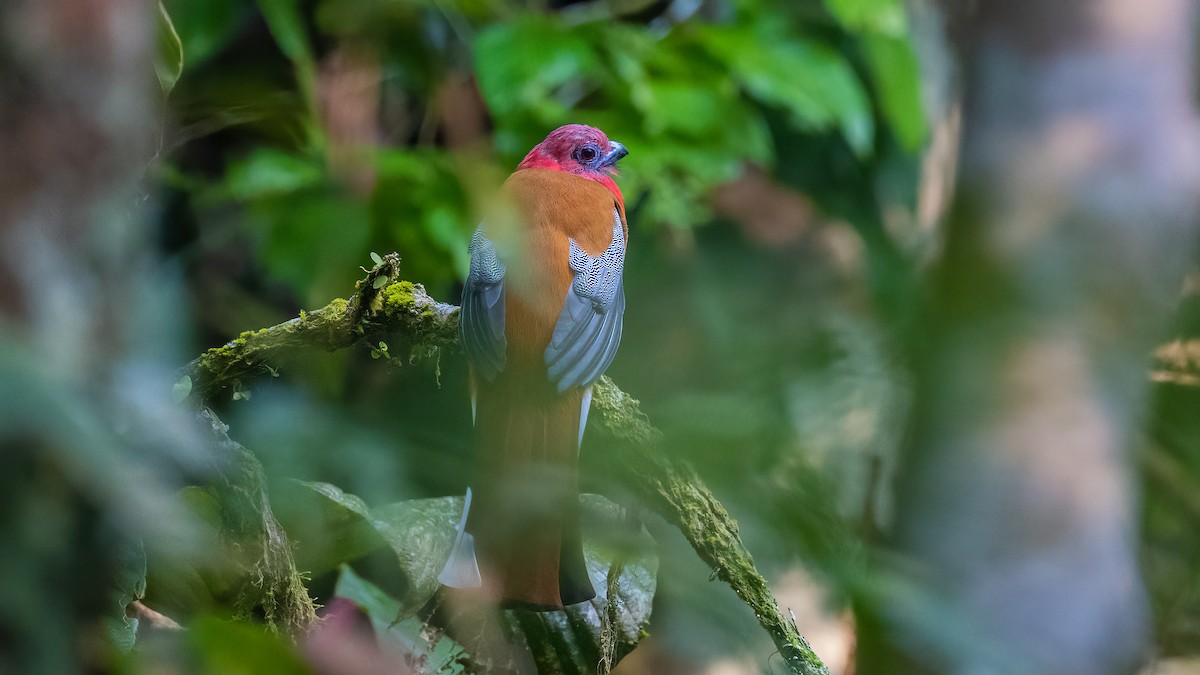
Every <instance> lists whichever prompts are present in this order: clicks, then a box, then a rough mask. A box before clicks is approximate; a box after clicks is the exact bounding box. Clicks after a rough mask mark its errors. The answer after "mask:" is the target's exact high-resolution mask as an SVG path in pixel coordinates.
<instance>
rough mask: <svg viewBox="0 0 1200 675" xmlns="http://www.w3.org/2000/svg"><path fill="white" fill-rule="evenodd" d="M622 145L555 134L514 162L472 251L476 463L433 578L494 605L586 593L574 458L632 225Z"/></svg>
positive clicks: (465, 330)
mask: <svg viewBox="0 0 1200 675" xmlns="http://www.w3.org/2000/svg"><path fill="white" fill-rule="evenodd" d="M628 154H629V152H628V150H627V149H626V148H625V146H624V145H622V144H621V143H619V142H617V141H613V140H610V139H609V138H608V136H607V135H606V134H605V133H604V132H603V131H601V130H599V129H597V128H595V127H591V126H586V125H583V124H568V125H565V126H562V127H559V128H557V129H555V130H554V131H552V132H550V134H549V135H547V136H546V138H545V140H543V141H542V142H541V143H538V144H537V145H536V146H534V147H533V149H532V150H530V151H529V153H528V154H527V155H526V156H525V158H524V159H523V160H522V161H521V162H520V164H518V166H517V168H516V170H515V171H514V172H513V173H512V175H511V176H509V178H508V179H507V180H506V181H505V183H504V185H503V187H502V188H501V189H500V199H499V200H498V201H497V204H499V205H500V206H498V207H497V208H495V209H493V211H492V212H491V213H490V214H485V216H484V220H483V222H482V223H480V224H479V226H478V227H477V228H476V230H475V232H474V234H473V235H472V237H471V242H470V246H469V252H470V268H469V272H468V275H467V279H466V282H465V284H464V287H463V293H462V304H461V310H460V316H459V320H460V329H459V332H460V336H459V337H460V340H461V343H462V346H463V350H464V351H465V352H466V356H467V360H468V362H469V364H470V376H469V377H470V391H471V415H472V420H473V423H474V427H475V432H476V433H475V436H476V448H477V450H476V452H477V457H478V459H477V462H476V470H475V476H474V477H473V478H472V481H471V482H472V483H474V488H475V489H474V490H472V488H471V487H468V488H467V492H466V498H465V500H464V507H463V511H462V514H461V517H460V518H459V520H458V524H457V527H456V533H455V541H454V544H453V547H452V549H451V554H450V556H449V559H448V560H447V562H446V564H445V566H444V567H443V568H442V570H441V574H439V577H438V579H439V581H440V582H441V583H442V584H443V585H444V586H448V587H452V588H460V589H461V588H483V589H487V591H488V593H489V594H490V595H489V596H488V597H490V598H492V599H494V601H495V602H497V603H498V604H500V605H502V606H504V607H522V608H527V609H532V610H535V611H551V610H558V609H562V608H563V607H564V606H566V605H572V604H576V603H580V602H586V601H588V600H591V599H592V598H594V597H595V596H596V592H595V589H594V588H593V586H592V583H591V581H590V579H589V577H588V572H587V567H586V564H585V561H584V555H583V544H582V539H581V535H580V507H579V493H578V457H579V450H580V446H581V445H582V443H583V432H584V427H585V425H586V424H587V418H588V411H589V409H590V407H591V402H592V385H593V384H595V382H596V381H597V380H598V379H599V378H600V376H601V375H602V374H603V373H604V371H605V370H606V369H607V368H608V366H609V364H611V363H612V361H613V358H614V356H615V355H616V353H617V347H618V345H619V344H620V342H621V332H622V319H623V315H624V311H625V292H624V287H623V284H622V274H623V270H624V264H625V250H626V243H627V241H628V238H629V226H628V222H627V220H626V216H625V200H624V197H623V195H622V193H621V190H620V188H619V187H618V186H617V184H616V181H615V180H614V177H616V176H617V162H618V161H620V160H621V159H622V158H624V157H625V156H626V155H628Z"/></svg>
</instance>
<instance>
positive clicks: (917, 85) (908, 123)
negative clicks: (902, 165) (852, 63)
mask: <svg viewBox="0 0 1200 675" xmlns="http://www.w3.org/2000/svg"><path fill="white" fill-rule="evenodd" d="M862 44H863V48H864V50H865V52H866V55H867V60H868V62H869V63H870V66H871V80H872V82H873V83H874V85H875V90H876V91H877V92H878V95H879V105H880V107H881V108H882V109H883V114H884V117H886V118H887V121H888V124H889V125H890V126H891V129H892V133H894V134H895V135H896V138H897V139H898V140H899V141H900V145H901V146H903V147H904V149H905V150H908V151H910V152H913V151H916V150H918V149H919V148H920V147H921V143H923V142H924V141H925V136H926V134H927V133H928V122H927V121H926V118H925V110H924V106H922V105H921V72H920V68H919V66H918V64H917V56H916V54H914V53H913V49H912V44H911V43H910V42H909V41H908V39H907V38H904V37H891V36H887V35H867V36H863V38H862Z"/></svg>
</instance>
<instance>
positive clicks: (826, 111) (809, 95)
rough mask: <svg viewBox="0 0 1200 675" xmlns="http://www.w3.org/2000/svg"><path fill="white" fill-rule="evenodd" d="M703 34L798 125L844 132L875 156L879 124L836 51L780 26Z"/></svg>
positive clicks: (759, 94)
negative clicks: (873, 147)
mask: <svg viewBox="0 0 1200 675" xmlns="http://www.w3.org/2000/svg"><path fill="white" fill-rule="evenodd" d="M701 36H702V39H703V41H704V44H705V45H706V46H707V47H708V49H709V50H710V51H711V52H712V54H713V55H714V56H715V57H716V58H718V59H720V60H721V61H723V62H725V63H727V64H728V65H729V67H730V69H731V70H732V72H733V74H734V77H736V78H737V80H738V81H739V82H740V83H741V85H742V86H743V87H744V88H745V89H746V91H748V92H749V93H750V94H751V95H752V96H754V97H755V98H757V99H758V100H760V101H762V102H764V103H768V104H771V105H777V106H780V107H782V108H783V109H784V110H786V111H788V113H790V116H791V118H792V122H793V124H795V125H796V126H797V127H799V128H801V129H807V130H822V129H828V128H835V129H838V130H839V131H840V132H841V134H842V136H843V137H845V139H846V142H847V143H849V144H850V147H851V148H853V149H854V151H855V152H856V153H857V154H859V155H865V154H867V153H868V152H870V150H871V146H872V143H873V142H874V136H875V123H874V118H873V117H872V115H871V108H870V105H869V101H868V99H867V95H866V92H865V91H864V89H863V86H862V83H861V82H859V80H858V78H857V77H856V76H855V74H854V71H853V69H851V68H850V65H849V64H848V63H847V62H846V60H845V59H844V58H843V57H842V56H841V55H840V54H838V53H837V52H836V51H834V50H833V49H831V48H830V47H828V46H826V45H824V44H822V43H819V42H816V41H813V40H808V39H798V38H792V37H790V36H787V35H784V34H781V27H777V26H763V25H759V26H753V27H751V26H711V27H706V29H705V30H704V31H702V32H701Z"/></svg>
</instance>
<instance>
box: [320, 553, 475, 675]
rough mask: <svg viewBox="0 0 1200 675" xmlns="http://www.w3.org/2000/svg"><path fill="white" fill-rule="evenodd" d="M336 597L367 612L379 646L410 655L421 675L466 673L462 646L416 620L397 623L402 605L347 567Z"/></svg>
mask: <svg viewBox="0 0 1200 675" xmlns="http://www.w3.org/2000/svg"><path fill="white" fill-rule="evenodd" d="M334 595H336V596H337V597H340V598H345V599H347V600H349V601H351V602H353V603H354V604H355V605H358V607H359V608H360V609H362V610H363V611H364V612H366V614H367V617H368V618H370V620H371V626H372V628H374V630H375V635H376V637H377V638H378V639H379V641H380V643H382V644H385V645H386V644H389V643H390V644H392V645H394V646H396V647H398V648H399V649H398V651H399V652H400V653H403V654H409V655H411V656H412V657H413V659H414V660H415V661H417V662H419V663H422V664H423V665H422V668H421V669H420V671H419V672H421V673H438V674H439V675H451V674H453V673H463V672H465V668H464V667H463V664H462V659H463V657H465V656H466V652H465V650H463V648H462V645H459V644H458V643H456V642H455V641H454V640H452V639H451V638H449V637H447V636H446V635H444V634H442V633H441V632H440V631H433V630H430V629H428V628H427V627H426V626H425V624H424V623H423V622H422V621H421V620H420V619H417V618H416V617H408V618H406V619H404V620H403V621H396V620H395V619H396V616H397V615H398V614H399V613H400V611H401V609H400V602H399V601H397V600H396V599H395V598H393V597H391V596H390V595H388V594H387V593H386V592H384V591H383V590H382V589H380V588H379V587H378V586H376V585H375V584H372V583H371V582H369V581H367V580H366V579H363V578H362V577H360V576H358V575H357V574H355V573H354V570H352V569H350V568H349V567H347V566H342V569H341V572H340V573H339V575H338V581H337V587H336V588H335V589H334Z"/></svg>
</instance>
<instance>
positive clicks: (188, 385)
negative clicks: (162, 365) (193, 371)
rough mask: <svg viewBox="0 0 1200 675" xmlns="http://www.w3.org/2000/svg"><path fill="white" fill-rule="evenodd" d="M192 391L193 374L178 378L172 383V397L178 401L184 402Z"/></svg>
mask: <svg viewBox="0 0 1200 675" xmlns="http://www.w3.org/2000/svg"><path fill="white" fill-rule="evenodd" d="M191 393H192V376H191V375H184V376H183V377H181V378H179V379H178V380H176V382H175V384H174V385H172V387H171V398H172V399H174V400H175V402H176V403H180V402H182V401H183V400H184V399H185V398H187V397H188V394H191Z"/></svg>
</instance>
